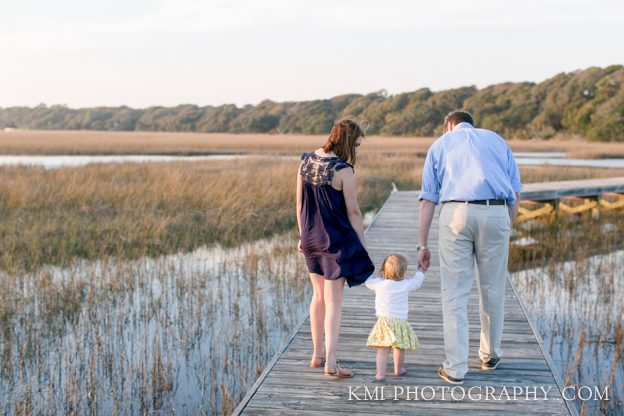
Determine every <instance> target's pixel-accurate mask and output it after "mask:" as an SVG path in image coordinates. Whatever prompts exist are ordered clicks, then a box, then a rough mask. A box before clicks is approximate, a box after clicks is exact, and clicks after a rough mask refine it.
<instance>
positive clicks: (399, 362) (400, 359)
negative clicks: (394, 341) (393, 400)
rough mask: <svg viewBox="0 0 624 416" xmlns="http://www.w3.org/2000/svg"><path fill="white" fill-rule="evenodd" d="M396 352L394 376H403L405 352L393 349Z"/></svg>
mask: <svg viewBox="0 0 624 416" xmlns="http://www.w3.org/2000/svg"><path fill="white" fill-rule="evenodd" d="M393 351H394V375H395V376H401V375H403V373H405V367H404V365H403V364H404V362H405V350H402V349H401V348H393Z"/></svg>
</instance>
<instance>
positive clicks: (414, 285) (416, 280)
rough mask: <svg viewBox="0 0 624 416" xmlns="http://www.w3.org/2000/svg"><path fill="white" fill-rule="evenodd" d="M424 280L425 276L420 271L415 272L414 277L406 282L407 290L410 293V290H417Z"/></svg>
mask: <svg viewBox="0 0 624 416" xmlns="http://www.w3.org/2000/svg"><path fill="white" fill-rule="evenodd" d="M424 280H425V274H424V273H423V272H421V271H418V272H416V274H415V275H414V277H412V278H411V279H407V280H406V281H407V290H408V291H412V290H416V289H419V288H420V287H421V286H422V284H423V281H424Z"/></svg>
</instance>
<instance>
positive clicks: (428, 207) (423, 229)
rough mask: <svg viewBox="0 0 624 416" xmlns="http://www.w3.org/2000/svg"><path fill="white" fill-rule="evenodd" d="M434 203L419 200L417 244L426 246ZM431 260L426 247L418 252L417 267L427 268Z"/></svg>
mask: <svg viewBox="0 0 624 416" xmlns="http://www.w3.org/2000/svg"><path fill="white" fill-rule="evenodd" d="M435 207H436V206H435V204H434V203H433V202H431V201H428V200H426V199H421V200H420V219H419V226H418V245H420V246H426V245H427V240H428V239H429V228H431V221H433V214H434V213H435ZM430 261H431V253H430V252H429V250H428V249H426V250H421V251H420V252H419V253H418V268H419V269H422V270H424V271H427V270H428V269H429V265H430Z"/></svg>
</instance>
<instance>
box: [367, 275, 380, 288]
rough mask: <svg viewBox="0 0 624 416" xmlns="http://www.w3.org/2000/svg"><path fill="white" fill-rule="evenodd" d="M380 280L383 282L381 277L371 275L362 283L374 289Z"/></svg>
mask: <svg viewBox="0 0 624 416" xmlns="http://www.w3.org/2000/svg"><path fill="white" fill-rule="evenodd" d="M380 282H383V279H381V278H379V277H372V276H371V277H369V278H368V279H367V280H366V281H365V282H364V285H365V286H366V287H367V288H369V289H370V290H375V289H376V288H377V285H378V284H379V283H380Z"/></svg>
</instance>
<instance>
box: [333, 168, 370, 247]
mask: <svg viewBox="0 0 624 416" xmlns="http://www.w3.org/2000/svg"><path fill="white" fill-rule="evenodd" d="M340 178H341V180H342V193H343V195H344V199H345V204H346V206H347V216H348V217H349V222H350V223H351V226H352V227H353V229H354V230H355V232H356V234H357V236H358V238H359V239H360V243H362V246H364V248H365V249H366V250H367V251H368V247H367V246H366V238H365V237H364V220H363V218H362V212H361V211H360V207H359V205H358V202H357V195H356V193H355V173H354V172H353V170H352V169H342V170H341V171H340Z"/></svg>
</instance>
